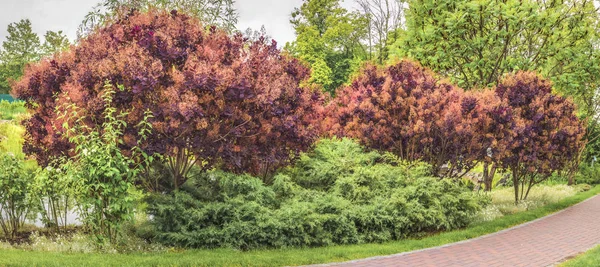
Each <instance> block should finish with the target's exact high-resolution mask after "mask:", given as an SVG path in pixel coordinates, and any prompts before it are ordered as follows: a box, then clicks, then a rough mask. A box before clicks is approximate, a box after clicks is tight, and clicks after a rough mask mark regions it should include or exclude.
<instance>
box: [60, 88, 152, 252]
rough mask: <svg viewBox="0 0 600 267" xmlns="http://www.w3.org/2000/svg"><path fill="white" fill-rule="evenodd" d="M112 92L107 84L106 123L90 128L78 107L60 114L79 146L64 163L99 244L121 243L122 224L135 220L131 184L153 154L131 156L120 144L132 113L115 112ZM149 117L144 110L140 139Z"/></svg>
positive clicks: (135, 152) (81, 211)
mask: <svg viewBox="0 0 600 267" xmlns="http://www.w3.org/2000/svg"><path fill="white" fill-rule="evenodd" d="M118 87H119V90H123V88H122V86H118ZM114 95H115V90H114V88H113V86H112V85H111V84H110V83H106V84H105V86H104V95H103V97H102V99H103V101H104V103H103V104H104V111H103V114H102V115H103V119H104V123H102V124H101V125H99V126H96V127H90V126H88V124H86V122H87V120H89V118H88V117H86V116H80V115H79V114H81V113H79V111H80V110H79V108H78V107H77V106H75V105H70V106H67V107H65V108H64V109H63V110H64V111H63V112H64V113H61V115H60V116H61V117H63V118H64V119H65V123H64V124H63V127H64V128H65V129H66V130H67V131H66V133H65V135H66V136H67V137H68V138H69V141H70V142H72V143H73V144H75V148H74V151H73V153H74V156H73V157H72V158H71V160H70V161H68V162H66V163H65V165H64V166H63V167H64V169H65V170H68V171H69V175H72V176H73V187H74V190H75V192H77V194H76V203H77V208H78V212H79V214H80V216H81V219H82V221H83V223H84V224H85V225H86V226H87V227H88V228H89V229H90V230H91V232H92V233H93V235H94V236H95V237H96V238H97V241H98V242H99V243H100V244H102V243H105V242H106V241H108V242H110V243H113V244H114V243H115V242H117V241H118V238H119V237H120V236H121V229H122V226H123V224H124V223H125V222H127V221H129V220H131V219H132V216H133V211H134V208H135V201H136V198H135V196H134V195H132V191H135V188H134V184H133V183H134V181H135V177H136V176H137V175H138V173H139V172H140V170H141V166H142V165H144V163H145V162H147V161H148V159H149V158H151V157H148V156H147V155H146V154H144V153H142V152H141V150H140V149H139V148H136V147H134V148H133V149H132V151H131V154H130V155H125V154H124V153H123V152H122V150H121V147H120V145H121V144H122V141H121V140H122V138H123V134H124V129H125V128H126V127H127V123H126V122H125V121H124V117H126V116H127V115H128V113H127V112H122V111H121V112H117V109H116V108H114V107H113V106H112V104H113V97H114ZM149 116H150V115H149V114H146V116H145V118H144V120H142V121H141V122H140V123H139V124H138V125H137V127H136V128H137V129H138V131H139V134H140V136H142V137H143V136H147V135H148V132H149V131H150V126H149V123H148V120H147V119H148V117H149Z"/></svg>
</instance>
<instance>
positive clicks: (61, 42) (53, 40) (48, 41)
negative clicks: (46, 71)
mask: <svg viewBox="0 0 600 267" xmlns="http://www.w3.org/2000/svg"><path fill="white" fill-rule="evenodd" d="M69 45H71V43H70V42H69V38H67V36H66V35H65V34H63V32H62V31H57V32H54V31H47V32H46V34H45V35H44V44H43V45H42V54H43V55H44V56H49V55H52V54H54V53H56V52H59V51H64V50H66V49H67V48H69Z"/></svg>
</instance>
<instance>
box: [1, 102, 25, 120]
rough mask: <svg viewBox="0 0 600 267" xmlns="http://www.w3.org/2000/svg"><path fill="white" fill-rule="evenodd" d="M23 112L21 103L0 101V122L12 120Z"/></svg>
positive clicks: (23, 108) (22, 103) (23, 103)
mask: <svg viewBox="0 0 600 267" xmlns="http://www.w3.org/2000/svg"><path fill="white" fill-rule="evenodd" d="M25 111H26V110H25V102H23V101H14V102H8V101H7V100H0V120H9V121H10V120H14V119H16V118H17V116H18V115H20V114H23V113H25Z"/></svg>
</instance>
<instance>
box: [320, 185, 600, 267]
mask: <svg viewBox="0 0 600 267" xmlns="http://www.w3.org/2000/svg"><path fill="white" fill-rule="evenodd" d="M598 244H600V196H594V197H592V198H590V199H587V200H586V201H584V202H581V203H579V204H577V205H574V206H572V207H569V208H567V209H565V210H562V211H560V212H557V213H554V214H552V215H549V216H546V217H542V218H540V219H537V220H534V221H531V222H528V223H524V224H521V225H518V226H515V227H512V228H509V229H506V230H502V231H500V232H496V233H492V234H489V235H484V236H481V237H478V238H474V239H469V240H465V241H461V242H457V243H451V244H447V245H444V246H440V247H434V248H428V249H423V250H416V251H411V252H405V253H400V254H395V255H390V256H379V257H372V258H366V259H360V260H354V261H348V262H341V263H331V264H322V265H314V266H364V267H370V266H373V267H375V266H377V267H379V266H460V267H467V266H552V265H555V264H557V263H559V262H561V261H563V260H565V259H567V258H569V257H571V256H574V255H577V254H579V253H582V252H584V251H586V250H588V249H591V248H593V247H595V246H596V245H598Z"/></svg>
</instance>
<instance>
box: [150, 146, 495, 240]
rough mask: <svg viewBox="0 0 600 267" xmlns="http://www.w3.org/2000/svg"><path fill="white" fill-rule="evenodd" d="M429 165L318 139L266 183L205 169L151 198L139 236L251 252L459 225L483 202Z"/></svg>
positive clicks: (397, 236) (399, 235)
mask: <svg viewBox="0 0 600 267" xmlns="http://www.w3.org/2000/svg"><path fill="white" fill-rule="evenodd" d="M429 170H430V168H429V167H428V166H427V165H425V164H421V163H419V164H416V165H411V166H409V165H407V164H404V163H402V162H399V161H398V160H396V159H395V158H394V157H393V156H389V155H382V154H379V153H377V152H365V151H364V150H363V148H362V147H360V145H358V144H356V143H354V142H353V141H351V140H348V139H342V140H338V139H325V140H321V141H320V142H319V143H318V144H317V146H316V148H315V150H314V151H313V152H311V153H310V154H304V155H302V156H301V158H300V159H299V161H298V162H297V164H296V165H295V166H294V167H290V168H288V169H286V170H284V171H282V172H280V173H279V174H277V175H276V176H275V177H274V179H273V180H274V182H273V184H272V185H265V184H263V182H262V181H261V180H260V179H259V178H256V177H252V176H250V175H235V174H231V173H226V172H222V171H218V170H213V171H210V172H205V173H199V174H197V175H195V177H193V178H192V179H190V180H189V181H188V182H187V183H186V184H185V185H184V186H182V187H181V188H180V190H177V191H175V192H173V193H170V194H154V195H152V196H151V197H150V198H149V200H148V201H149V204H150V205H149V208H148V211H149V214H150V215H151V217H152V218H153V219H152V220H151V221H150V224H151V225H147V226H146V227H142V228H141V229H142V230H141V231H140V234H141V235H142V236H144V237H147V238H153V239H155V240H157V241H159V242H161V243H163V244H166V245H175V246H183V247H189V248H214V247H233V248H239V249H250V248H260V247H270V248H279V247H309V246H310V247H312V246H325V245H331V244H356V243H366V242H384V241H389V240H396V239H402V238H406V237H408V236H415V235H420V234H424V233H429V232H435V231H440V230H449V229H456V228H460V227H464V226H466V225H467V224H468V223H469V222H470V221H471V218H472V217H473V215H474V214H475V213H476V212H477V211H478V210H479V209H480V207H481V206H482V204H485V203H484V201H483V200H482V199H480V198H478V197H477V196H476V195H474V194H473V193H472V192H469V191H468V190H467V189H465V188H464V187H461V186H460V185H459V184H458V183H457V182H455V181H452V180H447V179H439V178H433V177H430V173H429Z"/></svg>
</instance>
